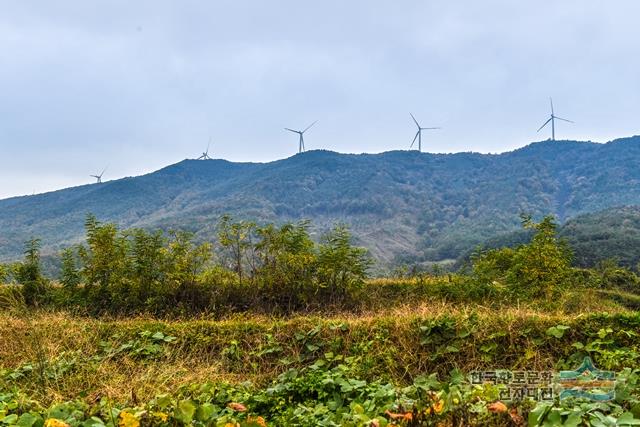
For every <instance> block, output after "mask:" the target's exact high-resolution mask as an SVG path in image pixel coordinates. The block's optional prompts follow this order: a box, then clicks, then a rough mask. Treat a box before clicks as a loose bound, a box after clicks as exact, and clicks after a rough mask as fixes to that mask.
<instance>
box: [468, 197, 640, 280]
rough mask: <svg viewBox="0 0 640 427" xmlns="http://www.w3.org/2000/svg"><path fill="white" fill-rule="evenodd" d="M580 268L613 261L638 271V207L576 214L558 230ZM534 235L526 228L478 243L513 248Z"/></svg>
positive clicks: (639, 233)
mask: <svg viewBox="0 0 640 427" xmlns="http://www.w3.org/2000/svg"><path fill="white" fill-rule="evenodd" d="M558 234H559V236H560V237H562V238H564V239H565V240H566V242H567V244H568V245H569V247H570V248H571V250H572V252H573V254H574V256H573V263H574V265H576V266H579V267H595V266H597V265H598V264H600V263H603V262H605V263H606V262H609V261H611V260H615V262H616V263H618V264H620V265H622V266H624V267H627V268H630V269H633V270H635V271H638V266H639V263H640V252H639V251H638V247H640V207H637V206H626V207H620V208H611V209H606V210H604V211H600V212H596V213H591V214H584V215H579V216H577V217H575V218H572V219H570V220H568V221H567V222H565V223H564V224H562V225H561V226H560V227H559V229H558ZM532 235H533V233H532V231H531V230H530V229H529V230H528V229H523V230H516V231H513V232H509V233H505V234H500V235H497V236H494V237H492V238H490V239H488V240H486V241H485V242H483V243H482V244H481V245H480V248H482V249H485V250H486V249H495V248H502V247H514V246H517V245H521V244H524V243H527V242H529V241H530V240H531V236H532ZM477 250H478V248H474V249H473V250H469V251H467V253H466V254H464V255H463V256H462V257H461V259H460V260H459V261H458V265H459V266H460V265H462V264H463V263H464V262H465V261H468V260H469V259H470V257H471V256H472V255H473V253H474V252H475V251H477Z"/></svg>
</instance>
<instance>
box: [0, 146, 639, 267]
mask: <svg viewBox="0 0 640 427" xmlns="http://www.w3.org/2000/svg"><path fill="white" fill-rule="evenodd" d="M639 142H640V138H638V137H634V138H629V139H622V140H617V141H613V142H610V143H608V144H594V143H584V142H569V141H556V142H552V141H547V142H541V143H535V144H531V145H529V146H527V147H525V148H522V149H519V150H516V151H513V152H509V153H504V154H500V155H483V154H477V153H458V154H428V153H418V152H389V153H383V154H377V155H344V154H338V153H331V152H326V151H312V152H308V153H303V154H300V155H296V156H294V157H292V158H289V159H286V160H282V161H277V162H272V163H266V164H238V163H229V162H225V161H221V160H210V161H190V160H187V161H183V162H180V163H178V164H175V165H172V166H169V167H167V168H165V169H162V170H160V171H158V172H155V173H152V174H149V175H145V176H141V177H136V178H127V179H121V180H117V181H112V182H105V183H104V184H102V185H87V186H82V187H77V188H71V189H67V190H62V191H57V192H52V193H47V194H42V195H36V196H29V197H21V198H13V199H8V200H3V201H0V259H4V260H9V259H12V260H14V259H17V258H18V257H19V254H20V252H21V250H22V242H24V241H25V240H28V239H29V238H30V237H31V236H39V237H41V238H42V242H41V243H42V251H43V255H49V254H51V253H53V252H55V251H57V250H59V249H62V248H64V247H66V246H69V245H72V244H76V243H79V242H80V241H81V238H82V235H83V229H82V221H83V219H84V217H85V215H86V214H87V213H88V212H93V213H94V214H96V215H97V216H98V217H99V218H101V219H103V220H105V221H109V222H115V223H118V224H119V225H120V226H122V227H127V228H129V227H135V228H147V229H155V228H161V229H163V230H169V229H181V230H186V231H191V232H194V233H195V240H196V241H197V242H203V241H208V240H211V239H212V238H213V237H214V236H215V234H216V230H215V227H214V226H213V225H212V224H215V222H216V219H217V218H218V217H219V216H220V215H222V214H223V213H231V214H233V215H234V216H235V217H237V218H241V219H254V220H256V221H258V222H259V223H261V224H263V223H269V222H273V223H277V224H282V223H285V222H288V221H294V222H295V221H297V220H299V219H300V218H308V219H310V220H312V221H313V224H315V228H316V231H318V232H319V233H322V232H324V231H327V230H328V229H329V228H330V226H331V225H332V224H333V223H335V222H344V223H345V224H347V225H349V227H350V229H351V230H352V232H353V235H354V238H355V242H356V243H357V244H358V245H360V246H364V247H367V248H369V249H370V251H371V254H372V256H373V257H374V258H375V259H376V260H377V261H378V266H381V267H384V266H390V265H391V266H393V265H396V264H398V263H407V264H414V263H416V262H426V261H436V260H437V261H442V260H451V259H456V258H458V257H459V256H460V255H461V254H462V253H464V252H465V251H468V250H469V249H471V248H473V247H475V246H476V245H477V244H480V243H482V242H484V241H486V240H487V239H488V238H491V237H493V236H495V235H497V234H500V233H502V232H508V231H512V230H516V229H518V227H519V215H520V213H522V212H525V213H529V214H532V215H533V216H534V217H536V218H540V217H541V216H542V215H546V214H554V215H555V216H556V217H557V218H558V219H559V221H560V222H564V221H565V220H567V219H569V218H573V217H575V216H576V215H578V214H582V213H590V212H595V211H599V210H603V209H607V208H610V207H614V206H623V205H640V170H639V169H638V168H637V165H638V164H639V163H640V144H639ZM598 232H599V233H607V232H608V230H606V229H604V230H598ZM43 258H46V257H43ZM576 260H578V261H579V259H578V258H576Z"/></svg>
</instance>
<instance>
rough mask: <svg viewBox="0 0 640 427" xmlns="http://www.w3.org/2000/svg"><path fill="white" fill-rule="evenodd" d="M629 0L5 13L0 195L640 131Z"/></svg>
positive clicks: (637, 11) (26, 3)
mask: <svg viewBox="0 0 640 427" xmlns="http://www.w3.org/2000/svg"><path fill="white" fill-rule="evenodd" d="M638 16H640V2H638V1H637V0H626V1H623V0H607V1H605V0H602V1H596V0H563V1H558V0H518V1H513V0H503V1H499V0H483V1H478V0H457V1H451V0H438V1H429V0H415V1H414V0H396V1H379V0H352V1H345V0H323V1H301V0H295V1H294V0H283V1H279V0H273V1H261V0H253V1H248V0H229V1H227V0H216V1H205V0H201V1H190V0H180V1H177V0H175V1H163V0H153V1H151V0H148V1H145V0H138V1H135V2H134V1H130V0H108V1H107V0H104V1H102V0H92V1H86V0H76V1H71V0H57V1H55V2H52V1H46V0H41V1H37V0H0V198H6V197H11V196H16V195H25V194H33V193H41V192H45V191H51V190H55V189H59V188H65V187H69V186H75V185H82V184H86V183H90V182H92V181H93V178H91V177H90V176H89V175H90V174H95V173H98V172H100V171H101V170H103V169H104V168H107V170H106V172H105V174H104V178H103V179H104V180H105V181H106V180H110V179H116V178H120V177H124V176H134V175H140V174H143V173H147V172H151V171H154V170H157V169H159V168H162V167H164V166H167V165H169V164H173V163H177V162H179V161H181V160H183V159H185V158H194V157H197V156H199V155H200V154H201V153H202V151H204V150H205V149H206V147H207V142H208V141H209V140H210V139H211V141H212V144H211V148H210V151H209V154H210V155H211V156H212V157H214V158H224V159H227V160H231V161H252V162H266V161H271V160H275V159H281V158H285V157H289V156H291V155H293V154H295V153H296V151H297V143H298V140H297V135H295V134H292V133H289V132H286V131H284V130H283V128H284V127H290V128H294V129H300V128H304V127H306V126H307V125H309V124H310V123H311V122H313V121H314V120H318V123H317V124H316V125H315V126H314V127H313V128H311V129H310V130H309V131H308V132H307V134H305V144H306V147H307V149H308V150H311V149H329V150H334V151H339V152H349V153H363V152H368V153H378V152H384V151H389V150H405V149H408V148H409V146H410V144H411V141H412V139H413V137H414V134H415V131H416V129H415V124H413V122H412V120H411V117H410V116H409V112H412V113H413V114H414V115H415V116H416V117H417V118H418V120H419V121H420V122H421V125H422V126H425V127H434V126H439V127H442V129H440V130H434V131H425V133H424V134H423V151H429V152H439V153H442V152H460V151H476V152H484V153H487V152H492V153H495V152H503V151H508V150H512V149H515V148H518V147H521V146H524V145H526V144H528V143H530V142H533V141H539V140H544V139H546V138H548V137H549V132H547V129H544V130H543V131H541V132H540V133H537V132H536V130H537V129H538V127H539V126H540V125H542V123H544V121H545V120H546V119H547V118H548V115H549V97H550V96H552V97H553V99H554V104H555V107H556V114H557V115H558V116H560V117H564V118H567V119H571V120H573V121H575V124H569V123H565V122H560V123H558V125H557V130H556V132H557V135H556V137H557V138H558V139H562V138H566V139H575V140H591V141H597V142H606V141H609V140H612V139H615V138H619V137H625V136H631V135H635V134H638V133H640V131H639V130H638V128H639V127H640V122H638V117H640V77H639V76H640V74H638V70H640V52H639V49H640V48H639V45H638V40H640V26H638V25H637V17H638Z"/></svg>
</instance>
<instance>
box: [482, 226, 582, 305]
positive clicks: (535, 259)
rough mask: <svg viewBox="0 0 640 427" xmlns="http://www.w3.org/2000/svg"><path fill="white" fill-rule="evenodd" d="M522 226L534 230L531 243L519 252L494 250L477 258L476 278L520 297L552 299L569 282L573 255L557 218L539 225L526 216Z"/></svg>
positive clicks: (520, 248)
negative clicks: (558, 230) (505, 288)
mask: <svg viewBox="0 0 640 427" xmlns="http://www.w3.org/2000/svg"><path fill="white" fill-rule="evenodd" d="M522 225H523V227H524V228H525V229H530V230H533V232H534V234H533V237H532V238H531V241H530V242H529V243H527V244H523V245H520V246H518V247H516V248H515V249H512V248H502V249H494V250H491V251H488V252H486V253H483V254H480V255H478V256H476V257H474V259H473V273H474V277H475V278H476V280H478V281H479V282H481V283H485V284H491V285H494V286H495V285H500V284H504V285H506V286H507V287H508V289H509V291H510V292H511V293H512V294H514V295H517V296H520V297H535V298H540V297H543V298H547V299H549V298H552V297H553V295H554V293H555V292H556V291H558V290H559V289H560V288H561V287H562V286H563V285H566V284H567V283H568V281H569V278H570V276H571V272H572V268H571V257H572V254H571V251H570V249H569V247H568V245H567V243H566V242H565V241H564V240H561V239H559V238H558V236H557V225H556V223H555V222H554V220H553V217H551V216H546V217H544V218H543V219H542V221H540V222H539V223H535V222H533V221H532V219H531V217H529V216H523V218H522Z"/></svg>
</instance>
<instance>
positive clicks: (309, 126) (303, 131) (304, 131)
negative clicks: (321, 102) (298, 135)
mask: <svg viewBox="0 0 640 427" xmlns="http://www.w3.org/2000/svg"><path fill="white" fill-rule="evenodd" d="M316 123H318V121H317V120H316V121H315V122H313V123H311V124H310V125H309V126H307V128H306V129H305V130H303V131H302V133H305V132H306V131H308V130H309V128H311V126H313V125H315V124H316Z"/></svg>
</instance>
